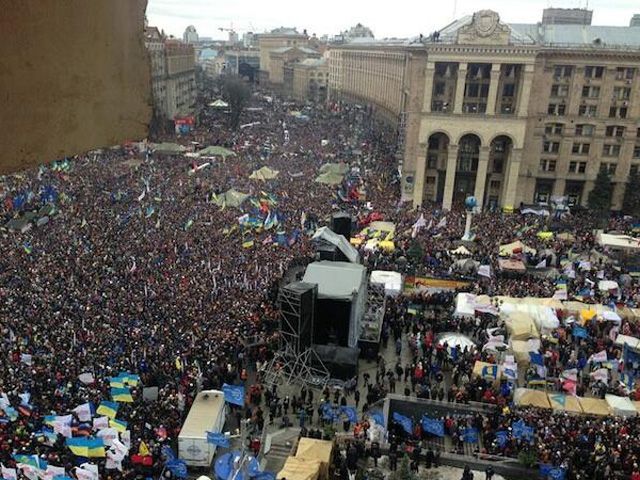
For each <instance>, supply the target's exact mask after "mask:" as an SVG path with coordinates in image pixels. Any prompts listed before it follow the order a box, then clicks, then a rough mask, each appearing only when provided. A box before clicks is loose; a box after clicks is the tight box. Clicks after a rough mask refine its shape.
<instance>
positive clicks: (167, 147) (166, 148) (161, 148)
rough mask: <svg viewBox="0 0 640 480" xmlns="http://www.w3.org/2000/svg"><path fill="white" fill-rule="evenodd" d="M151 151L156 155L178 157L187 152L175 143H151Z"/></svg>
mask: <svg viewBox="0 0 640 480" xmlns="http://www.w3.org/2000/svg"><path fill="white" fill-rule="evenodd" d="M151 149H152V150H153V151H154V152H156V153H162V154H165V155H180V154H181V153H184V152H186V151H187V149H186V147H183V146H182V145H178V144H177V143H169V142H164V143H152V144H151Z"/></svg>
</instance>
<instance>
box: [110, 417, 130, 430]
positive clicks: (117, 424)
mask: <svg viewBox="0 0 640 480" xmlns="http://www.w3.org/2000/svg"><path fill="white" fill-rule="evenodd" d="M127 425H128V424H127V422H125V421H124V420H117V419H115V418H112V419H110V420H109V426H110V427H111V428H115V429H116V430H117V431H118V432H126V431H127Z"/></svg>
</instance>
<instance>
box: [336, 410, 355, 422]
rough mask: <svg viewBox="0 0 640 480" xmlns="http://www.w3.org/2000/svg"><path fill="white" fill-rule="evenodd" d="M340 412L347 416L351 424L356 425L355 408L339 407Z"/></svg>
mask: <svg viewBox="0 0 640 480" xmlns="http://www.w3.org/2000/svg"><path fill="white" fill-rule="evenodd" d="M340 411H341V412H342V413H344V414H345V415H346V416H347V418H348V419H349V421H350V422H351V423H356V422H357V421H358V413H357V412H356V407H350V406H344V407H340Z"/></svg>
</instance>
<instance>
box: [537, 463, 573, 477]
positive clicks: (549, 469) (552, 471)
mask: <svg viewBox="0 0 640 480" xmlns="http://www.w3.org/2000/svg"><path fill="white" fill-rule="evenodd" d="M566 473H567V472H566V471H565V470H564V468H560V467H554V466H553V465H547V464H544V463H541V464H540V476H541V477H542V478H545V479H547V478H549V479H551V480H565V478H566Z"/></svg>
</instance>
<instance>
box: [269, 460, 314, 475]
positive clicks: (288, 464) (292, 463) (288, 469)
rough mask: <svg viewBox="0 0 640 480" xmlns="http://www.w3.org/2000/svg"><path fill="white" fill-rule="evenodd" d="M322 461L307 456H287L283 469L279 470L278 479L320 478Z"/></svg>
mask: <svg viewBox="0 0 640 480" xmlns="http://www.w3.org/2000/svg"><path fill="white" fill-rule="evenodd" d="M320 468H321V462H320V461H319V460H310V459H307V458H298V457H287V460H286V461H285V462H284V466H283V467H282V470H280V471H279V472H278V475H277V476H276V478H277V479H278V480H285V479H286V480H318V478H319V477H320Z"/></svg>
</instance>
